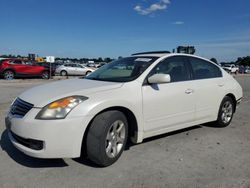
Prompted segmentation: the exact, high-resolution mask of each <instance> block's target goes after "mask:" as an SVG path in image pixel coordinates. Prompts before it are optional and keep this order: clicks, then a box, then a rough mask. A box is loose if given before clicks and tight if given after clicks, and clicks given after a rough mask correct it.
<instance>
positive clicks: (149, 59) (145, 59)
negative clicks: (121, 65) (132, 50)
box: [135, 58, 152, 62]
mask: <svg viewBox="0 0 250 188" xmlns="http://www.w3.org/2000/svg"><path fill="white" fill-rule="evenodd" d="M151 60H152V59H151V58H137V59H136V60H135V61H143V62H150V61H151Z"/></svg>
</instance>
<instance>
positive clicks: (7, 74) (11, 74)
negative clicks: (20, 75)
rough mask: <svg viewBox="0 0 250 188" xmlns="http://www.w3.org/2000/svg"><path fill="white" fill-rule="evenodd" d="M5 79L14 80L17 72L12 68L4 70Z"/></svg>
mask: <svg viewBox="0 0 250 188" xmlns="http://www.w3.org/2000/svg"><path fill="white" fill-rule="evenodd" d="M3 76H4V79H5V80H13V79H14V77H15V73H14V72H13V71H11V70H7V71H4V73H3Z"/></svg>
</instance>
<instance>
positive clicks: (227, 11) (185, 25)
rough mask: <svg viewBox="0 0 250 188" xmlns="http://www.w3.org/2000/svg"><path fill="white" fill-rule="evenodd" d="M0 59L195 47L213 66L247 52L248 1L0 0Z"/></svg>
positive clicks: (114, 55) (249, 48)
mask: <svg viewBox="0 0 250 188" xmlns="http://www.w3.org/2000/svg"><path fill="white" fill-rule="evenodd" d="M0 10H1V15H0V54H15V55H17V54H20V55H27V54H28V53H35V54H38V55H40V56H49V55H52V56H57V57H76V58H81V57H87V58H94V57H95V58H98V57H112V58H117V57H118V56H123V57H125V56H129V55H131V54H132V53H135V52H142V51H152V50H169V51H172V49H174V48H176V47H177V46H179V45H194V46H195V48H196V51H197V52H196V54H197V55H200V56H203V57H206V58H212V57H215V58H217V59H218V60H219V61H235V60H236V59H237V57H241V56H247V55H250V1H249V0H238V1H235V0H0Z"/></svg>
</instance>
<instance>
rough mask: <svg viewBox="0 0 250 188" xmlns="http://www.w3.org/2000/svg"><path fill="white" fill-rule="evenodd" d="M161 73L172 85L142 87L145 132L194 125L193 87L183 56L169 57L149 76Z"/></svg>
mask: <svg viewBox="0 0 250 188" xmlns="http://www.w3.org/2000/svg"><path fill="white" fill-rule="evenodd" d="M158 73H163V74H169V75H170V77H171V82H170V83H164V84H153V85H148V84H146V85H145V84H144V86H142V95H143V115H144V124H145V126H144V130H145V132H147V131H148V132H151V131H160V130H163V129H171V128H173V129H174V127H175V128H176V127H183V126H185V124H188V123H190V122H192V121H194V114H195V93H194V83H193V81H192V80H190V72H189V68H188V66H187V61H186V60H185V59H184V58H183V57H181V56H174V57H169V58H167V59H165V60H163V61H162V62H160V63H159V64H158V65H157V66H156V67H155V68H154V69H153V70H152V71H151V73H150V74H149V76H151V75H154V74H158Z"/></svg>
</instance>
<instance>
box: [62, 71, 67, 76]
mask: <svg viewBox="0 0 250 188" xmlns="http://www.w3.org/2000/svg"><path fill="white" fill-rule="evenodd" d="M60 75H61V76H67V75H68V73H67V71H65V70H63V71H61V72H60Z"/></svg>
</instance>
